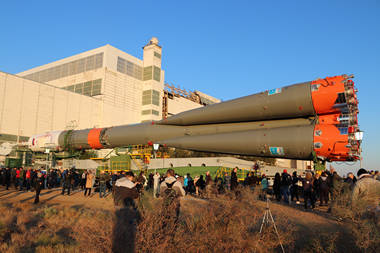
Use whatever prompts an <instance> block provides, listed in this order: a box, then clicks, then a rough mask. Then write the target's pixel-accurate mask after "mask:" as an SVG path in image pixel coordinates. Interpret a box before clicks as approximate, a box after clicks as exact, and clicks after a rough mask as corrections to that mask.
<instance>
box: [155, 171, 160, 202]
mask: <svg viewBox="0 0 380 253" xmlns="http://www.w3.org/2000/svg"><path fill="white" fill-rule="evenodd" d="M160 177H161V176H160V173H158V172H156V174H154V176H153V197H154V198H157V196H158V194H159V193H160Z"/></svg>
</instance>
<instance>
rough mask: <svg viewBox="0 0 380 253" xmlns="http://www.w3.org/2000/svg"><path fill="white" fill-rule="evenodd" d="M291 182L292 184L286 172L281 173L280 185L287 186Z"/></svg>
mask: <svg viewBox="0 0 380 253" xmlns="http://www.w3.org/2000/svg"><path fill="white" fill-rule="evenodd" d="M291 184H292V179H291V178H290V175H289V174H287V173H284V174H282V176H281V185H282V186H289V185H291Z"/></svg>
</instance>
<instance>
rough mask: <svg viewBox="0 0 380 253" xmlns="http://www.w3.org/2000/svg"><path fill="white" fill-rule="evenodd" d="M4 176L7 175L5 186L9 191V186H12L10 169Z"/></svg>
mask: <svg viewBox="0 0 380 253" xmlns="http://www.w3.org/2000/svg"><path fill="white" fill-rule="evenodd" d="M4 174H5V175H4V177H5V186H6V189H7V190H9V186H10V185H11V169H10V168H6V169H5V173H4Z"/></svg>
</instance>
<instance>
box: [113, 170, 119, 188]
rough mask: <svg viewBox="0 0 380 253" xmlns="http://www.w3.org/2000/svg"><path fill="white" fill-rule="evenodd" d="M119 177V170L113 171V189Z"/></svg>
mask: <svg viewBox="0 0 380 253" xmlns="http://www.w3.org/2000/svg"><path fill="white" fill-rule="evenodd" d="M118 179H119V173H118V172H117V171H114V172H113V173H112V176H111V185H112V189H113V187H114V185H115V184H116V181H117V180H118Z"/></svg>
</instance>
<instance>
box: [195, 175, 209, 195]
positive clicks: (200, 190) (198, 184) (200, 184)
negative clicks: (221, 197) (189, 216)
mask: <svg viewBox="0 0 380 253" xmlns="http://www.w3.org/2000/svg"><path fill="white" fill-rule="evenodd" d="M195 186H196V187H197V189H198V193H197V195H199V196H203V193H204V189H205V187H206V182H205V180H204V179H203V175H200V177H199V179H198V180H197V182H196V184H195Z"/></svg>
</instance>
